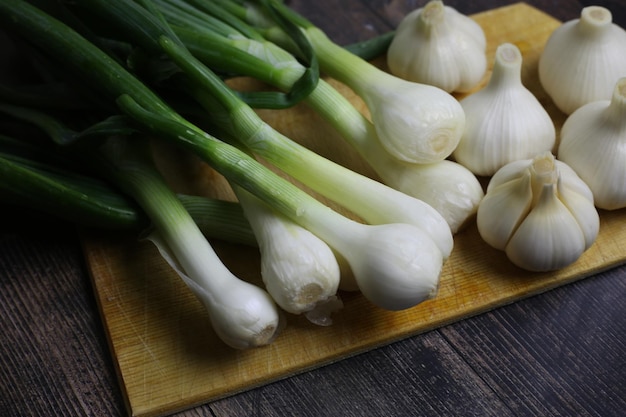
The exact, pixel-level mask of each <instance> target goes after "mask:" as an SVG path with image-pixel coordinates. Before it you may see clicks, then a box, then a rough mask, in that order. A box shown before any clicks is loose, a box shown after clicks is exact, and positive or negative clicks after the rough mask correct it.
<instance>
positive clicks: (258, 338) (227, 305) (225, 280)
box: [100, 137, 282, 349]
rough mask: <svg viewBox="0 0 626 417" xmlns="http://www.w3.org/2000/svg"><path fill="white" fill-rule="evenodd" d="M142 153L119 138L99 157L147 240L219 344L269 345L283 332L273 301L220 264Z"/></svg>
mask: <svg viewBox="0 0 626 417" xmlns="http://www.w3.org/2000/svg"><path fill="white" fill-rule="evenodd" d="M142 145H143V146H142ZM142 148H144V149H142ZM145 148H147V146H146V145H145V144H143V143H142V142H141V140H140V139H139V138H133V139H132V140H125V138H120V137H118V138H112V139H109V140H108V141H107V142H106V143H105V144H104V145H103V146H102V147H101V148H100V152H101V153H102V155H104V157H105V158H106V160H107V162H108V163H109V164H110V167H111V168H110V170H109V174H110V175H111V176H112V177H114V178H115V179H116V182H117V183H118V184H119V185H120V186H121V187H123V188H124V189H125V190H126V192H127V193H128V194H129V195H132V196H133V198H135V200H136V201H137V202H138V204H139V205H140V206H141V207H142V208H143V209H144V210H145V212H146V213H147V215H148V217H149V218H150V219H151V220H152V222H153V224H154V230H155V231H154V232H153V233H155V234H153V235H152V236H151V237H150V239H151V240H152V241H153V242H154V243H155V244H156V245H157V247H158V248H159V250H160V251H161V253H162V254H163V255H164V258H165V259H166V260H168V261H169V262H170V264H171V265H172V266H173V268H174V269H175V270H176V271H177V272H178V273H179V275H180V276H181V278H182V279H183V281H184V282H185V283H186V284H187V285H188V286H189V288H190V289H191V290H192V291H193V292H194V293H195V295H196V296H197V297H198V298H199V299H200V301H202V303H203V304H204V305H205V307H206V308H207V310H208V311H209V318H210V320H211V324H212V325H213V329H214V330H215V332H216V333H217V335H218V336H219V337H220V339H221V340H222V341H224V342H225V343H226V344H228V345H229V346H231V347H234V348H237V349H246V348H250V347H255V346H262V345H266V344H268V343H270V342H271V341H272V340H273V339H274V338H275V337H276V336H277V335H278V332H279V331H280V329H281V328H282V324H281V315H280V312H279V310H278V309H277V307H276V306H275V304H274V301H273V300H272V298H271V297H270V296H269V294H267V293H266V292H265V291H264V290H262V289H261V288H259V287H257V286H255V285H252V284H250V283H248V282H245V281H242V280H240V279H239V278H237V277H236V276H235V275H233V274H232V273H231V272H230V271H229V270H228V269H227V268H226V266H225V265H224V264H223V263H222V262H221V261H220V259H219V257H218V256H217V254H216V253H215V251H214V250H213V248H212V246H211V245H210V244H209V242H208V241H207V240H206V239H205V237H204V236H203V235H202V233H201V231H200V229H199V228H198V227H197V225H196V223H195V222H194V221H193V219H192V217H191V216H190V215H189V213H188V212H187V211H186V210H185V207H184V206H183V205H182V204H181V203H180V201H179V200H178V198H177V197H176V195H175V194H174V193H173V192H172V191H171V190H170V189H169V188H168V186H167V185H166V183H165V180H164V179H163V178H162V177H161V176H160V174H159V173H158V172H157V170H156V168H155V167H154V166H153V164H152V162H151V160H150V159H149V157H148V156H147V154H148V151H147V150H146V149H145Z"/></svg>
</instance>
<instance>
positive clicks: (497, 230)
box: [476, 175, 532, 250]
mask: <svg viewBox="0 0 626 417" xmlns="http://www.w3.org/2000/svg"><path fill="white" fill-rule="evenodd" d="M531 203H532V192H531V188H530V176H529V175H521V176H519V175H518V177H517V178H512V179H511V180H509V181H506V182H504V183H501V184H499V185H498V186H496V187H492V188H491V190H490V191H489V192H487V194H486V195H485V197H484V198H483V200H482V201H481V203H480V205H479V206H478V212H477V214H476V224H477V226H478V231H479V232H480V236H481V237H482V239H483V240H484V241H485V242H487V243H488V244H489V245H490V246H492V247H494V248H496V249H498V250H504V249H505V248H506V245H507V243H508V242H509V239H510V237H511V235H512V234H513V233H514V231H515V230H516V229H517V228H518V227H519V224H520V223H521V222H522V220H523V219H524V218H525V217H526V215H527V214H528V212H529V210H530V206H531Z"/></svg>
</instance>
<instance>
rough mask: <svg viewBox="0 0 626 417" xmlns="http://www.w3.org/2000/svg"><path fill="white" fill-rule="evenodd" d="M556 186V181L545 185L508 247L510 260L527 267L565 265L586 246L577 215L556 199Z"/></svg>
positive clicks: (528, 268)
mask: <svg viewBox="0 0 626 417" xmlns="http://www.w3.org/2000/svg"><path fill="white" fill-rule="evenodd" d="M555 189H556V185H555V184H546V185H544V186H543V190H542V192H541V194H540V198H539V200H538V203H537V205H536V206H535V207H533V209H532V210H531V211H530V213H528V216H527V217H526V218H525V219H524V221H523V222H522V223H521V224H520V226H519V228H518V229H517V230H516V231H515V233H514V234H513V236H512V237H511V240H510V241H509V243H508V244H507V246H506V255H507V256H508V258H509V259H510V260H511V262H513V263H514V264H515V265H517V266H519V267H521V268H524V269H526V270H530V271H551V270H555V269H560V268H563V267H565V266H567V265H570V264H571V263H573V262H574V261H576V260H577V259H578V258H579V257H580V255H581V254H582V253H583V252H584V251H585V249H586V244H585V239H584V236H583V233H582V231H581V229H580V227H579V226H578V223H577V221H576V219H575V217H574V216H572V215H571V213H570V211H569V210H568V208H567V207H566V206H565V205H564V204H563V203H562V202H561V201H560V200H559V199H558V198H557V195H556V191H555Z"/></svg>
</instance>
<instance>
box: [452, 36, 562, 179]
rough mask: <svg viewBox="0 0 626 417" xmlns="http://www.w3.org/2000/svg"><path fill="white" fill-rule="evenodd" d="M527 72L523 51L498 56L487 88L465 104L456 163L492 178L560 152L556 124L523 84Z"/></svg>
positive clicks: (502, 49)
mask: <svg viewBox="0 0 626 417" xmlns="http://www.w3.org/2000/svg"><path fill="white" fill-rule="evenodd" d="M521 70H522V54H521V52H520V50H519V49H518V48H517V46H515V45H513V44H510V43H504V44H502V45H500V46H499V47H498V49H497V50H496V56H495V63H494V67H493V74H492V76H491V79H490V80H489V83H488V84H487V86H486V87H485V88H483V89H482V90H480V91H478V92H476V93H474V94H472V95H469V96H467V97H465V98H464V99H463V100H461V106H462V107H463V110H464V112H465V131H464V133H463V136H462V137H461V141H460V142H459V145H458V146H457V148H456V150H455V151H454V153H453V157H454V158H455V159H456V161H457V162H458V163H460V164H461V165H464V166H466V167H467V168H468V169H469V170H470V171H472V172H473V173H474V174H477V175H492V174H493V173H494V172H496V171H497V170H498V169H499V168H501V167H502V166H503V165H505V164H507V163H509V162H512V161H515V160H518V159H527V158H532V157H533V156H534V155H537V154H538V153H541V152H544V151H550V150H552V147H553V146H554V142H555V139H556V130H555V128H554V123H553V122H552V119H551V118H550V115H549V114H548V112H547V111H546V110H545V109H544V108H543V106H542V105H541V103H539V101H538V100H537V98H536V97H535V96H534V95H533V94H532V93H531V92H530V91H529V90H528V89H527V88H526V87H524V85H523V84H522V79H521Z"/></svg>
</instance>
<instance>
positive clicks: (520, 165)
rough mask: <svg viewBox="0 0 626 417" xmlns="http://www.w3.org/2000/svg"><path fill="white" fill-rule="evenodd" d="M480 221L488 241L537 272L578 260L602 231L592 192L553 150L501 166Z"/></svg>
mask: <svg viewBox="0 0 626 417" xmlns="http://www.w3.org/2000/svg"><path fill="white" fill-rule="evenodd" d="M476 221H477V226H478V232H479V233H480V235H481V237H482V238H483V240H484V241H485V242H486V243H488V244H489V245H490V246H492V247H494V248H496V249H498V250H502V251H504V252H505V253H506V255H507V257H508V258H509V260H510V261H511V262H512V263H514V264H515V265H517V266H518V267H520V268H523V269H526V270H529V271H538V272H540V271H552V270H556V269H561V268H564V267H566V266H568V265H570V264H572V263H574V262H575V261H576V260H577V259H578V258H579V257H580V256H581V255H582V254H583V252H585V251H586V250H587V249H588V248H589V247H590V246H591V245H592V244H593V242H594V241H595V239H596V238H597V236H598V232H599V229H600V217H599V215H598V212H597V210H596V209H595V207H594V202H593V195H592V193H591V190H590V189H589V187H587V185H586V184H585V183H584V182H583V181H582V179H581V178H580V177H578V176H577V175H576V173H575V172H574V171H573V170H572V169H571V168H570V167H568V166H567V165H566V164H565V163H563V162H561V161H558V160H556V159H555V158H554V156H553V155H552V154H551V153H549V152H545V153H542V154H539V155H537V156H536V157H535V158H533V159H527V160H519V161H515V162H512V163H510V164H507V165H505V166H504V167H503V168H501V169H500V170H498V172H496V174H495V175H494V176H493V177H492V178H491V181H490V182H489V185H488V186H487V192H486V194H485V198H483V200H482V201H481V203H480V205H479V206H478V213H477V216H476Z"/></svg>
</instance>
